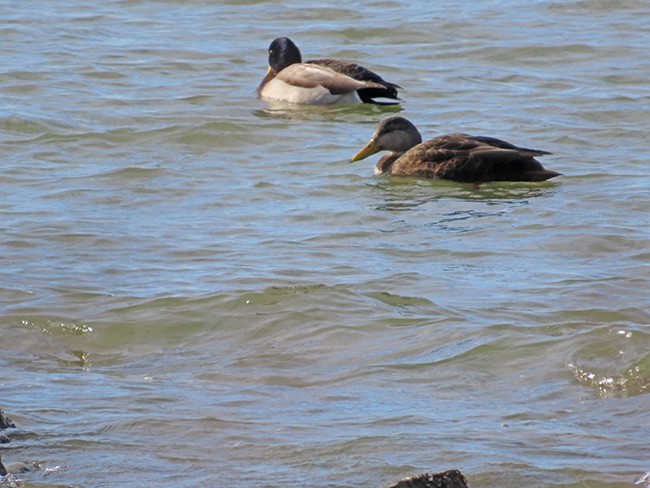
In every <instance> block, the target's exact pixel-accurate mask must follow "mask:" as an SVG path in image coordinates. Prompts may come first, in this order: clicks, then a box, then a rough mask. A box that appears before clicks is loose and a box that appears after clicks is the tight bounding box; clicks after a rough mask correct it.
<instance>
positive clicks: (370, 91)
mask: <svg viewBox="0 0 650 488" xmlns="http://www.w3.org/2000/svg"><path fill="white" fill-rule="evenodd" d="M357 93H358V94H359V98H360V99H361V101H362V102H363V103H374V104H376V105H397V104H398V103H399V100H400V99H399V97H398V96H397V90H396V89H395V85H392V84H390V85H387V86H384V88H375V87H371V88H361V89H360V90H357ZM375 98H389V99H392V100H397V101H395V102H377V101H375V100H374V99H375Z"/></svg>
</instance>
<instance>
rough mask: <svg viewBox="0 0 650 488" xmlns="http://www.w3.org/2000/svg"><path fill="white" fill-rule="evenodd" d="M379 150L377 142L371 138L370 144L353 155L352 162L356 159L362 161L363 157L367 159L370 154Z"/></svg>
mask: <svg viewBox="0 0 650 488" xmlns="http://www.w3.org/2000/svg"><path fill="white" fill-rule="evenodd" d="M378 152H379V148H378V147H377V143H376V142H375V139H374V138H373V139H370V141H369V142H368V144H366V145H365V147H364V148H363V149H362V150H361V151H359V152H358V153H356V154H355V155H354V156H352V159H350V162H351V163H354V162H355V161H361V160H362V159H366V158H367V157H368V156H372V155H373V154H375V153H378Z"/></svg>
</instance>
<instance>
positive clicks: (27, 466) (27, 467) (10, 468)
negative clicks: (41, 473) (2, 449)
mask: <svg viewBox="0 0 650 488" xmlns="http://www.w3.org/2000/svg"><path fill="white" fill-rule="evenodd" d="M34 469H38V464H37V463H34V462H30V463H22V462H16V463H9V464H7V465H6V466H5V465H4V464H2V456H0V476H6V475H8V474H20V473H27V472H28V471H32V470H34Z"/></svg>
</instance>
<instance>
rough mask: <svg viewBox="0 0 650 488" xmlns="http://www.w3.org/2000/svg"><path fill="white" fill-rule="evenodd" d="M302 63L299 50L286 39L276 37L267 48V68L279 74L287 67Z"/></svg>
mask: <svg viewBox="0 0 650 488" xmlns="http://www.w3.org/2000/svg"><path fill="white" fill-rule="evenodd" d="M296 63H302V56H301V55H300V49H298V46H296V45H295V44H294V43H293V41H292V40H291V39H289V38H288V37H278V38H277V39H275V40H274V41H273V42H272V43H271V45H270V46H269V67H270V68H271V69H272V70H273V71H274V72H275V73H279V72H280V71H282V70H283V69H284V68H286V67H287V66H291V65H292V64H296Z"/></svg>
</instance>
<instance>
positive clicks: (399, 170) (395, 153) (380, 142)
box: [352, 117, 560, 183]
mask: <svg viewBox="0 0 650 488" xmlns="http://www.w3.org/2000/svg"><path fill="white" fill-rule="evenodd" d="M379 151H390V154H387V155H385V156H382V157H381V158H380V159H379V161H378V162H377V165H376V167H375V174H390V175H393V176H416V177H421V178H440V179H445V180H453V181H460V182H465V183H486V182H488V181H545V180H548V179H550V178H554V177H555V176H558V175H560V173H557V172H555V171H549V170H547V169H545V168H544V166H542V164H541V163H540V162H539V161H537V160H536V159H535V157H537V156H543V155H545V154H551V153H549V152H546V151H541V150H538V149H527V148H523V147H517V146H515V145H513V144H510V143H509V142H506V141H502V140H501V139H496V138H494V137H485V136H470V135H467V134H446V135H443V136H439V137H436V138H434V139H430V140H428V141H424V142H422V136H421V135H420V132H419V131H418V130H417V128H416V127H415V126H414V125H413V124H412V123H411V122H409V121H408V120H406V119H405V118H404V117H390V118H388V119H386V120H384V121H382V122H381V123H380V124H379V125H378V126H377V129H376V130H375V132H374V134H373V135H372V138H371V139H370V141H369V142H368V144H366V146H365V147H364V148H363V149H362V150H361V151H359V152H358V153H357V154H355V155H354V156H353V157H352V161H359V160H361V159H365V158H367V157H368V156H371V155H372V154H375V153H377V152H379Z"/></svg>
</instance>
